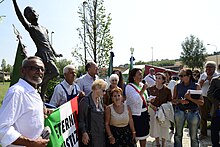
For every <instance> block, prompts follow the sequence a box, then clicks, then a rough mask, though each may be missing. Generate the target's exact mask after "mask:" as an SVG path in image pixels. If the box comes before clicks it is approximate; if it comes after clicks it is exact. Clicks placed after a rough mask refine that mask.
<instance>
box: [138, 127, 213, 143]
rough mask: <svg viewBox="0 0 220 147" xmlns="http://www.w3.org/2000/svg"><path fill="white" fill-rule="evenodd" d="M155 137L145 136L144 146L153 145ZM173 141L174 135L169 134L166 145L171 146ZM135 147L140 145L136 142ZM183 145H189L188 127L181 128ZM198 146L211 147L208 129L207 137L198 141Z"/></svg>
mask: <svg viewBox="0 0 220 147" xmlns="http://www.w3.org/2000/svg"><path fill="white" fill-rule="evenodd" d="M154 140H155V139H154V138H152V137H148V138H147V145H146V147H155V141H154ZM173 143H174V135H171V140H169V141H167V144H166V146H167V147H173ZM137 147H140V145H139V144H137ZM183 147H190V138H189V130H188V128H184V130H183ZM200 147H211V138H210V130H208V137H207V138H205V139H203V140H201V141H200Z"/></svg>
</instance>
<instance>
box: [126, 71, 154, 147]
mask: <svg viewBox="0 0 220 147" xmlns="http://www.w3.org/2000/svg"><path fill="white" fill-rule="evenodd" d="M142 79H143V76H142V70H141V69H140V68H133V69H132V70H131V71H130V72H129V77H128V85H127V86H126V88H125V93H126V101H127V105H128V106H129V107H130V108H131V113H132V118H133V121H134V127H135V130H136V140H139V141H140V146H141V147H145V146H146V138H147V136H148V134H149V129H150V126H149V114H148V109H147V102H146V99H147V95H148V94H147V91H146V89H147V84H143V83H142V82H141V81H142Z"/></svg>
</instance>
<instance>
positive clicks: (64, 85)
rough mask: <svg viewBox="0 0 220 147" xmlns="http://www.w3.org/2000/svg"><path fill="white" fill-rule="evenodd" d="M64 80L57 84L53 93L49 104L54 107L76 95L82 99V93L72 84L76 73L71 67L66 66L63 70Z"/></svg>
mask: <svg viewBox="0 0 220 147" xmlns="http://www.w3.org/2000/svg"><path fill="white" fill-rule="evenodd" d="M63 74H64V80H63V81H62V82H61V83H60V84H58V85H57V86H56V87H55V89H54V92H53V95H52V98H51V100H50V104H51V105H53V106H56V107H59V106H60V105H62V104H64V103H66V102H67V101H69V100H71V99H72V98H75V97H76V96H77V95H78V94H79V97H83V96H84V93H83V92H81V91H80V88H79V86H78V85H77V84H76V83H74V80H75V76H76V71H75V67H74V66H73V65H67V66H65V67H64V68H63Z"/></svg>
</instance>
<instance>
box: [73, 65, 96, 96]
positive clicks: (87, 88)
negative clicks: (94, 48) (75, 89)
mask: <svg viewBox="0 0 220 147" xmlns="http://www.w3.org/2000/svg"><path fill="white" fill-rule="evenodd" d="M86 71H87V73H86V74H85V75H83V76H81V77H80V78H79V79H77V85H78V86H79V87H80V90H82V91H83V92H84V93H85V95H88V94H89V93H90V92H91V91H92V89H91V88H92V83H93V82H94V81H95V80H96V79H98V76H97V74H98V66H97V64H96V63H95V62H93V61H91V62H88V63H87V64H86Z"/></svg>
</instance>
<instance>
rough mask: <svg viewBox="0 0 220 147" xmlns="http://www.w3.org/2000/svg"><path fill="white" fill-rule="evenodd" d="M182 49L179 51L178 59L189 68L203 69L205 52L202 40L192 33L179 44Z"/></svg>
mask: <svg viewBox="0 0 220 147" xmlns="http://www.w3.org/2000/svg"><path fill="white" fill-rule="evenodd" d="M181 46H182V49H183V51H182V52H181V56H180V60H181V61H182V63H183V64H185V65H187V66H188V67H189V68H192V69H194V68H200V69H203V65H204V62H205V61H206V57H207V53H206V48H205V46H204V45H203V41H201V40H200V39H199V38H197V37H195V36H194V35H190V36H189V37H186V38H185V41H183V42H182V44H181Z"/></svg>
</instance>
